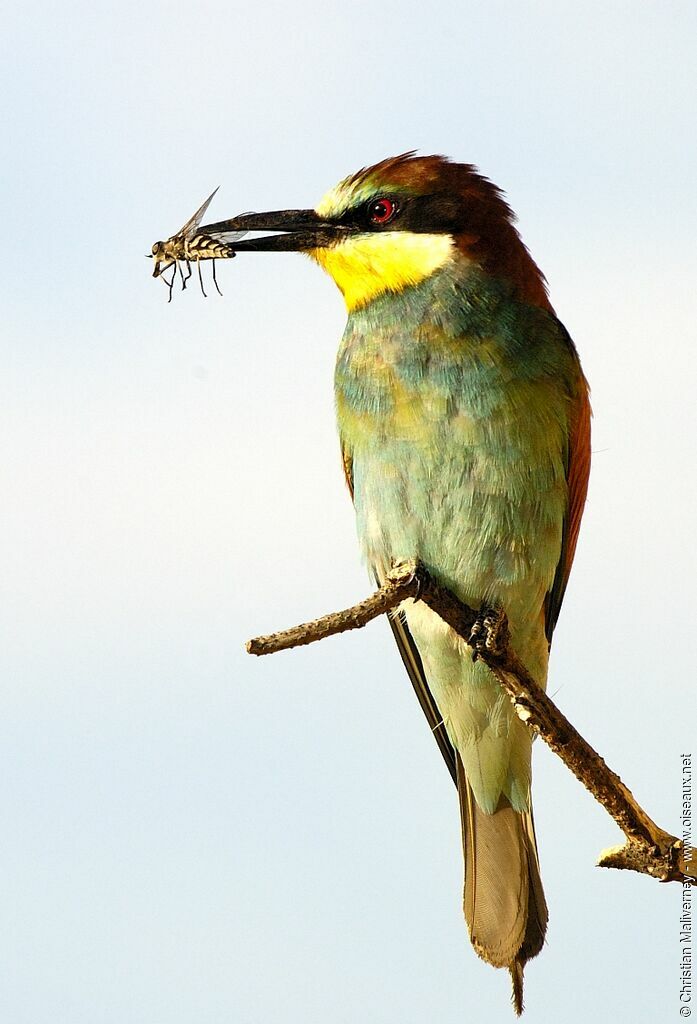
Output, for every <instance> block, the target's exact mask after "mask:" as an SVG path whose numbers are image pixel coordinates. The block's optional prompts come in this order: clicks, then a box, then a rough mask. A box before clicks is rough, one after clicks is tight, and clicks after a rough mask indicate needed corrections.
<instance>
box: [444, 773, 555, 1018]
mask: <svg viewBox="0 0 697 1024" xmlns="http://www.w3.org/2000/svg"><path fill="white" fill-rule="evenodd" d="M457 768H458V772H457V783H458V787H457V788H458V793H459V796H460V813H461V818H462V842H463V851H464V860H465V885H464V911H465V919H466V921H467V926H468V928H469V934H470V939H471V941H472V945H473V946H474V948H475V951H476V952H477V954H478V955H479V956H480V957H481V958H482V959H483V960H486V962H487V963H490V964H492V965H493V966H494V967H507V968H508V969H509V970H510V972H511V977H512V981H513V1005H514V1007H515V1010H516V1013H518V1014H520V1013H522V1010H523V968H524V967H525V964H526V963H527V961H528V960H530V959H532V957H534V956H536V955H537V953H539V951H540V950H541V949H542V946H543V944H544V937H545V931H546V928H547V904H546V902H545V897H544V892H543V890H542V881H541V879H540V870H539V864H538V859H537V848H536V843H535V829H534V825H533V820H532V813H531V812H529V811H527V812H523V813H520V812H519V811H516V810H514V809H513V807H511V805H510V803H509V801H508V800H507V799H506V797H503V796H502V797H501V799H500V800H499V804H498V806H497V808H496V810H495V811H494V813H493V814H487V813H485V812H484V811H482V810H481V808H480V807H479V806H478V805H477V803H476V801H475V799H474V795H473V793H472V789H471V788H470V786H469V783H468V782H467V779H466V777H465V773H464V769H463V767H462V762H461V760H460V758H459V756H458V759H457Z"/></svg>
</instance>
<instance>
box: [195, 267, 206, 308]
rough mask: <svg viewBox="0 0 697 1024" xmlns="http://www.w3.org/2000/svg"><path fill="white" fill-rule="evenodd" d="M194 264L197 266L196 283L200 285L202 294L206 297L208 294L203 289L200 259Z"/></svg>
mask: <svg viewBox="0 0 697 1024" xmlns="http://www.w3.org/2000/svg"><path fill="white" fill-rule="evenodd" d="M196 266H197V267H198V283H199V284H200V285H201V293H202V294H203V297H204V299H207V298H208V296H207V295H206V293H205V291H204V290H203V277H202V276H201V261H200V260H199V259H197V260H196Z"/></svg>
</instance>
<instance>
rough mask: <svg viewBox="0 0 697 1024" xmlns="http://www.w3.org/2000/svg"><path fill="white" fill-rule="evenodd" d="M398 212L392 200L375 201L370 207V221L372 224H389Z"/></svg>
mask: <svg viewBox="0 0 697 1024" xmlns="http://www.w3.org/2000/svg"><path fill="white" fill-rule="evenodd" d="M396 212H397V204H396V203H395V202H394V200H392V199H375V200H373V201H372V202H371V203H370V205H369V206H368V220H369V221H370V223H371V224H387V222H388V221H390V220H392V218H393V217H394V215H395V213H396Z"/></svg>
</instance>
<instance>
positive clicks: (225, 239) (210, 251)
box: [149, 186, 247, 302]
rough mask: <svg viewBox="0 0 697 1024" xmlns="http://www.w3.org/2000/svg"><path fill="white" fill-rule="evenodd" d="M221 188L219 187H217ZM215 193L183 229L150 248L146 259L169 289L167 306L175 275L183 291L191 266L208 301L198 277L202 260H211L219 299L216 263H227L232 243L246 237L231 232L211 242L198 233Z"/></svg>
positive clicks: (231, 251) (241, 232) (237, 232)
mask: <svg viewBox="0 0 697 1024" xmlns="http://www.w3.org/2000/svg"><path fill="white" fill-rule="evenodd" d="M218 188H220V186H218ZM217 191H218V189H217V188H216V189H215V191H213V192H211V194H210V195H209V197H208V199H206V201H205V203H203V205H202V206H199V208H198V210H197V211H196V213H195V214H194V215H193V217H191V218H190V219H189V220H187V222H186V224H185V225H184V227H183V228H181V229H180V230H179V231H177V233H176V235H172V237H171V238H168V239H167V241H166V242H155V244H154V245H153V247H152V253H151V254H150V255H149V259H154V260H155V269H154V270H153V272H152V276H153V277H161V278H162V280H163V281H164V283H165V284H166V285H167V287H168V288H169V298H168V300H167V301H168V302H171V301H172V292H173V290H174V282H175V281H176V279H177V271H179V277H180V278H181V282H182V291H183V290H184V289H185V288H186V282H187V281H188V280H189V278H190V277H191V273H192V272H191V264H192V262H195V263H196V267H197V269H198V280H199V284H200V286H201V292H202V294H203V297H204V298H207V295H206V292H205V289H204V287H203V277H202V276H201V260H212V261H213V284H214V285H215V287H216V290H217V292H218V295H222V294H223V293H222V292H221V290H220V288H219V287H218V281H217V279H216V276H215V261H216V260H218V259H221V260H227V259H232V258H233V256H234V255H235V250H234V249H233V248H232V243H233V242H237V241H239V239H240V238H242V236H243V235H246V234H247V232H246V231H230V232H227V233H224V234H219V235H216V237H215V238H214V237H213V236H212V235H207V234H205V233H202V232H200V231H199V230H198V229H199V226H200V224H201V221H202V220H203V216H204V214H205V212H206V210H207V209H208V207H209V206H210V204H211V201H212V199H213V196H214V195H215V193H216V192H217ZM182 263H184V264H185V265H186V270H187V273H186V276H184V271H183V270H182ZM169 267H172V268H173V270H172V276H171V277H170V279H169V280H168V279H167V278H166V277H165V275H164V271H165V270H168V269H169Z"/></svg>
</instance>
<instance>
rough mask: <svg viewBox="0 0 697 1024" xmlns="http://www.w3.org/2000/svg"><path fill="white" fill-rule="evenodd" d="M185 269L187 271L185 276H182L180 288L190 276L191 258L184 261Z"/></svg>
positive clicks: (184, 286)
mask: <svg viewBox="0 0 697 1024" xmlns="http://www.w3.org/2000/svg"><path fill="white" fill-rule="evenodd" d="M186 271H187V273H186V277H185V278H183V284H182V288H186V282H187V281H188V280H189V278H190V277H191V260H187V261H186Z"/></svg>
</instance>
